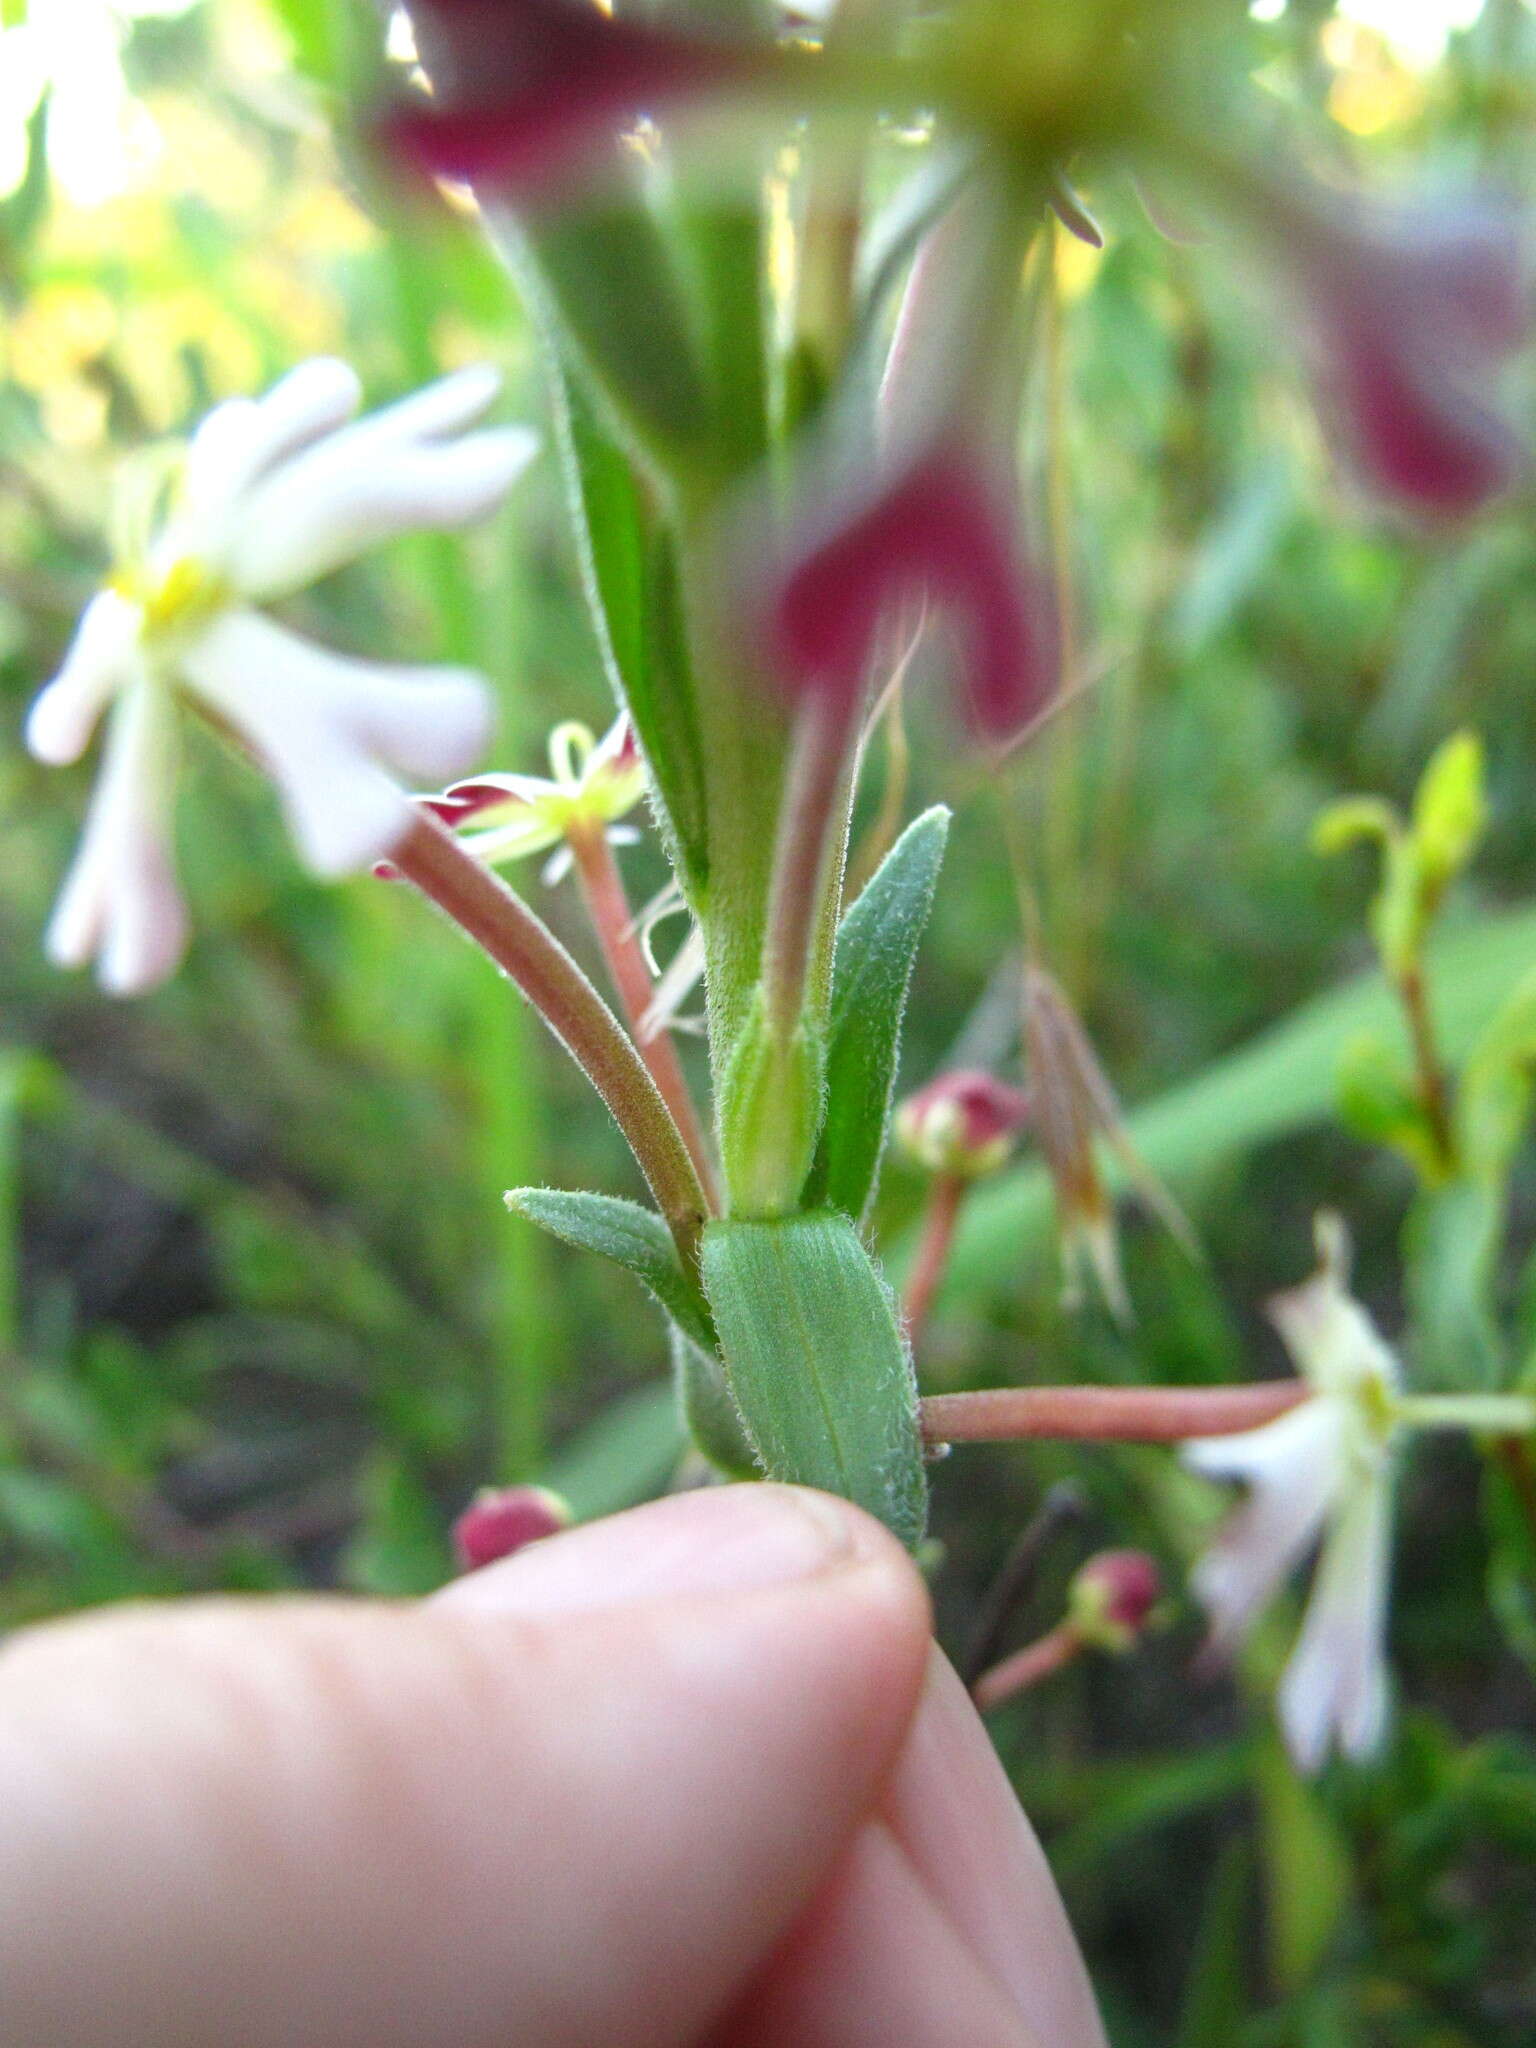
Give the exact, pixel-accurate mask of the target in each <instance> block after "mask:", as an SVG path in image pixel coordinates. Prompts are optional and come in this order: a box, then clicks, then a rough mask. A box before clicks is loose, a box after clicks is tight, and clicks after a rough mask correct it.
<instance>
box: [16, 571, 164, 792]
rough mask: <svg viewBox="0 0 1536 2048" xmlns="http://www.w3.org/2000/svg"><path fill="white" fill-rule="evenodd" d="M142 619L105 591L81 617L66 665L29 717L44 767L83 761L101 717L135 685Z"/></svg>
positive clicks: (31, 743)
mask: <svg viewBox="0 0 1536 2048" xmlns="http://www.w3.org/2000/svg"><path fill="white" fill-rule="evenodd" d="M141 617H142V614H141V613H140V611H139V607H138V606H137V605H136V604H132V603H130V602H129V600H128V599H127V598H125V597H122V596H120V595H119V593H118V592H117V591H115V590H103V591H100V592H98V594H97V595H96V596H95V597H93V598H92V599H91V602H90V603H89V604H88V605H87V606H86V608H85V610H84V612H83V613H82V614H81V618H80V623H79V625H78V626H77V627H76V629H75V637H74V639H73V640H72V641H71V643H70V646H69V651H68V652H67V653H66V655H65V656H64V664H63V666H62V667H61V668H60V670H59V672H58V674H57V675H56V676H55V677H54V679H53V681H52V682H51V683H49V684H47V685H46V686H45V688H44V689H43V690H42V691H41V692H40V693H39V695H38V696H37V698H36V699H35V701H34V702H33V705H32V709H31V711H30V712H29V713H28V714H27V746H28V747H29V749H30V750H31V752H32V753H33V754H34V755H35V757H36V758H37V759H38V760H39V761H46V762H48V763H49V765H50V766H51V767H55V768H58V767H62V766H64V765H65V764H66V763H67V762H70V761H78V760H79V758H80V756H81V755H82V754H83V753H84V752H85V750H86V748H87V747H88V746H89V745H90V743H91V735H92V733H93V732H94V731H95V730H96V727H97V724H98V723H99V721H100V718H101V714H102V713H103V711H105V710H106V708H107V706H108V704H109V703H110V702H111V701H112V699H113V697H114V696H116V694H117V693H118V691H119V690H121V689H123V688H124V686H125V685H126V684H127V683H128V682H129V681H130V680H131V679H132V677H133V675H134V673H135V669H136V663H137V646H138V637H139V626H140V620H141Z"/></svg>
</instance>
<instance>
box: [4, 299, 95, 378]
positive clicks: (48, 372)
mask: <svg viewBox="0 0 1536 2048" xmlns="http://www.w3.org/2000/svg"><path fill="white" fill-rule="evenodd" d="M116 331H117V309H116V307H115V306H114V305H113V303H112V301H111V299H110V298H109V297H108V296H107V294H106V293H105V292H104V291H103V290H102V289H101V287H100V286H99V285H93V284H44V285H40V286H39V287H38V289H37V290H36V291H35V292H34V293H33V294H32V296H31V298H30V299H28V300H27V302H26V303H25V304H24V305H23V306H22V307H21V309H20V310H19V312H18V313H17V314H16V316H15V318H14V319H13V320H12V322H11V326H10V334H9V344H10V345H9V349H8V351H7V353H8V356H9V360H10V373H11V376H12V377H13V378H14V379H15V381H16V382H17V383H18V384H20V385H21V386H22V388H23V389H24V390H27V391H46V390H48V389H49V388H50V387H51V386H52V385H54V384H56V383H58V382H60V381H61V380H63V379H66V378H68V377H70V376H72V375H74V373H75V372H77V371H78V370H79V369H80V367H81V366H82V365H83V364H85V363H88V362H91V361H92V360H93V359H94V358H96V357H97V356H99V355H100V354H101V353H102V351H103V350H104V349H105V348H107V347H108V345H109V344H110V342H111V340H112V337H113V335H114V334H115V333H116Z"/></svg>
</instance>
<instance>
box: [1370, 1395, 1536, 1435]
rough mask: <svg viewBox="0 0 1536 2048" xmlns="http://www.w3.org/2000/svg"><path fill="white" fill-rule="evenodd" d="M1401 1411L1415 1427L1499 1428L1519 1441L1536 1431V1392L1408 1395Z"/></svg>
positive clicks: (1399, 1402)
mask: <svg viewBox="0 0 1536 2048" xmlns="http://www.w3.org/2000/svg"><path fill="white" fill-rule="evenodd" d="M1397 1413H1398V1414H1399V1415H1400V1416H1401V1417H1402V1419H1403V1421H1404V1422H1406V1423H1409V1424H1411V1426H1412V1427H1413V1428H1415V1429H1487V1430H1495V1431H1497V1432H1498V1433H1499V1434H1500V1435H1501V1436H1503V1437H1504V1439H1505V1441H1506V1442H1516V1443H1517V1442H1519V1441H1520V1439H1521V1437H1522V1436H1524V1435H1528V1434H1529V1433H1530V1432H1531V1431H1532V1430H1536V1395H1531V1394H1404V1395H1403V1396H1402V1398H1401V1399H1400V1400H1399V1401H1398V1403H1397Z"/></svg>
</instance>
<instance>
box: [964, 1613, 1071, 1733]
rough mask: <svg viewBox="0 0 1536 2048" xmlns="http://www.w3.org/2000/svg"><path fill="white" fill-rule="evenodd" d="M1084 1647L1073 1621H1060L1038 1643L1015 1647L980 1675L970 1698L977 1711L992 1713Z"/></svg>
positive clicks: (1062, 1665) (1069, 1659)
mask: <svg viewBox="0 0 1536 2048" xmlns="http://www.w3.org/2000/svg"><path fill="white" fill-rule="evenodd" d="M1082 1647H1083V1639H1082V1637H1081V1636H1080V1635H1079V1634H1078V1632H1077V1629H1076V1627H1075V1626H1074V1624H1073V1623H1072V1622H1070V1621H1059V1622H1057V1624H1056V1626H1055V1627H1054V1628H1053V1629H1049V1630H1048V1631H1047V1632H1046V1634H1044V1635H1043V1636H1041V1637H1040V1639H1039V1641H1038V1642H1033V1643H1026V1644H1025V1645H1024V1648H1023V1649H1022V1650H1015V1651H1014V1653H1013V1655H1012V1656H1011V1657H1005V1658H1004V1659H1003V1661H1002V1663H1001V1664H994V1665H993V1666H992V1669H991V1670H990V1671H984V1672H983V1673H982V1674H981V1676H980V1678H978V1679H977V1681H976V1683H975V1684H974V1685H973V1686H972V1687H971V1698H972V1699H973V1700H974V1701H975V1702H976V1710H977V1712H978V1713H982V1714H985V1713H989V1712H990V1711H991V1709H992V1708H993V1707H1000V1706H1001V1705H1002V1704H1003V1702H1004V1701H1005V1700H1011V1699H1013V1698H1015V1697H1016V1696H1017V1695H1018V1694H1019V1693H1021V1692H1027V1691H1028V1690H1029V1688H1030V1687H1031V1686H1032V1685H1038V1684H1039V1683H1040V1681H1041V1679H1042V1678H1050V1677H1051V1676H1052V1675H1053V1673H1055V1672H1057V1671H1061V1670H1063V1669H1064V1668H1065V1667H1066V1666H1067V1665H1068V1664H1070V1663H1071V1662H1072V1659H1073V1658H1074V1657H1075V1656H1077V1654H1078V1653H1079V1651H1080V1650H1081V1649H1082Z"/></svg>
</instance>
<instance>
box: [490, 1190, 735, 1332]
mask: <svg viewBox="0 0 1536 2048" xmlns="http://www.w3.org/2000/svg"><path fill="white" fill-rule="evenodd" d="M507 1207H508V1208H509V1209H510V1210H512V1211H513V1213H514V1214H515V1215H518V1216H526V1217H527V1218H528V1220H529V1222H530V1223H537V1224H538V1225H539V1227H540V1229H541V1230H547V1231H548V1232H549V1233H550V1235H551V1236H552V1237H558V1238H560V1239H561V1240H562V1241H563V1242H564V1243H566V1244H570V1245H575V1246H577V1247H578V1248H579V1249H580V1250H582V1251H589V1252H598V1253H600V1254H601V1255H602V1257H603V1258H605V1259H611V1260H612V1261H613V1263H614V1264H615V1265H616V1266H622V1267H624V1269H625V1271H626V1272H630V1273H633V1274H634V1276H635V1278H636V1279H637V1280H638V1281H640V1282H641V1284H642V1285H643V1286H645V1287H646V1288H648V1289H649V1290H650V1292H651V1293H652V1294H653V1295H654V1296H655V1298H656V1300H657V1301H658V1302H659V1303H660V1304H661V1306H662V1307H663V1308H664V1309H665V1310H666V1312H667V1314H668V1315H669V1316H670V1317H671V1318H672V1320H673V1322H675V1323H676V1324H677V1326H678V1328H679V1329H681V1330H682V1331H683V1332H684V1333H685V1334H686V1335H687V1336H689V1337H691V1338H692V1339H693V1341H694V1343H695V1344H699V1345H702V1346H703V1348H704V1349H705V1350H706V1351H712V1350H713V1349H714V1344H715V1333H714V1330H713V1328H712V1327H711V1324H710V1320H709V1310H708V1308H707V1307H706V1306H705V1302H704V1297H703V1296H702V1295H701V1294H700V1293H699V1290H698V1288H697V1287H696V1286H695V1285H694V1283H693V1281H692V1280H691V1279H690V1278H689V1277H688V1275H687V1274H686V1273H685V1272H684V1271H683V1267H682V1262H681V1260H680V1259H679V1258H678V1256H677V1247H676V1245H674V1243H673V1242H672V1233H671V1232H670V1231H669V1230H668V1229H667V1226H666V1225H665V1223H663V1222H662V1220H661V1218H660V1217H659V1216H658V1215H657V1214H656V1213H655V1211H654V1210H652V1209H642V1208H641V1206H640V1204H639V1203H638V1202H626V1201H624V1200H622V1199H621V1198H620V1197H619V1196H617V1195H592V1194H584V1193H572V1192H568V1191H566V1190H563V1189H560V1188H513V1189H512V1190H511V1192H510V1193H509V1194H508V1196H507Z"/></svg>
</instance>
